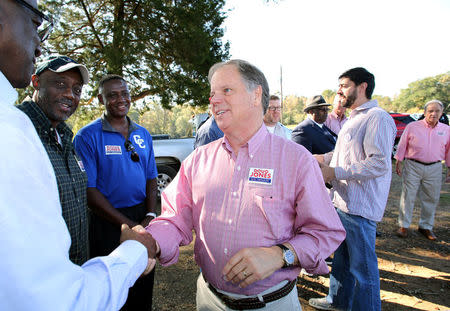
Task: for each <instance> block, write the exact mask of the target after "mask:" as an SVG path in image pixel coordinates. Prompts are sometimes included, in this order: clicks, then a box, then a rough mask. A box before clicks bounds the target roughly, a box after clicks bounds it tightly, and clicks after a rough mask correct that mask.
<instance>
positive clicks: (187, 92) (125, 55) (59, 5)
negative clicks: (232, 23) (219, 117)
mask: <svg viewBox="0 0 450 311" xmlns="http://www.w3.org/2000/svg"><path fill="white" fill-rule="evenodd" d="M224 4H225V0H197V1H181V0H127V1H125V0H107V1H106V0H91V1H86V0H63V1H61V0H48V1H46V4H45V7H46V9H47V10H48V11H50V12H52V13H54V14H55V13H57V14H56V15H57V16H59V23H57V25H56V28H55V30H54V32H53V34H52V35H51V37H50V40H49V42H48V45H47V46H46V49H47V52H50V53H56V52H57V53H60V54H65V55H68V56H70V57H73V58H74V59H76V60H78V61H80V62H81V63H83V64H85V65H86V67H87V68H88V70H89V71H90V74H91V77H92V79H91V83H90V86H91V88H90V96H93V95H95V94H94V93H95V86H96V82H98V80H99V79H100V78H101V76H103V75H104V74H106V73H115V74H120V75H123V76H124V77H125V79H126V80H127V81H128V82H129V84H130V89H131V91H132V95H133V100H137V99H140V98H144V97H146V96H153V98H154V99H156V100H158V101H160V102H161V103H162V105H163V106H164V107H171V103H177V104H181V103H189V104H191V105H207V104H208V101H207V98H208V94H209V88H208V81H207V74H208V70H209V68H210V67H211V65H213V64H214V63H216V62H219V61H222V60H224V59H226V58H227V57H228V50H229V43H228V42H227V43H225V44H222V36H223V33H224V30H223V28H221V25H222V23H223V21H224V19H225V18H226V14H225V12H223V10H222V9H223V6H224ZM91 99H93V97H91Z"/></svg>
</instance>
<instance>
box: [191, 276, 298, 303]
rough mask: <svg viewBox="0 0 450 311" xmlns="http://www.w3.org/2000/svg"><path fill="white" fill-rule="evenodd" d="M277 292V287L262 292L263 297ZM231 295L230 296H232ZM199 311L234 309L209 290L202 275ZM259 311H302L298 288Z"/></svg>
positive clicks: (200, 278)
mask: <svg viewBox="0 0 450 311" xmlns="http://www.w3.org/2000/svg"><path fill="white" fill-rule="evenodd" d="M281 287H282V286H278V288H281ZM275 290H277V287H275V286H274V287H273V288H270V289H268V290H267V291H265V292H262V293H261V295H265V294H268V293H270V292H273V291H275ZM232 295H233V294H231V295H230V296H232ZM234 296H236V298H243V297H244V296H242V297H240V296H241V295H233V296H232V297H234ZM196 300H197V311H233V309H230V308H228V307H227V306H226V305H225V304H223V303H222V301H221V300H220V299H219V298H218V297H217V296H216V295H214V293H213V292H211V290H210V289H209V288H208V284H207V283H206V282H205V280H204V279H203V276H202V275H201V274H200V276H199V277H198V279H197V298H196ZM256 310H258V311H294V310H295V311H297V310H300V311H301V310H302V307H301V305H300V302H299V300H298V293H297V286H295V287H294V288H293V289H292V291H291V292H290V293H289V294H287V295H286V296H284V297H283V298H280V299H278V300H276V301H272V302H269V303H267V304H266V306H265V307H264V308H261V309H256Z"/></svg>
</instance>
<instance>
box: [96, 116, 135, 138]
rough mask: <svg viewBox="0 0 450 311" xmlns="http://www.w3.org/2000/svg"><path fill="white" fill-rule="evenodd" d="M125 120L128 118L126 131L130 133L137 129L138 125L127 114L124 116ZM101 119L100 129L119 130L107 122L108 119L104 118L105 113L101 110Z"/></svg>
mask: <svg viewBox="0 0 450 311" xmlns="http://www.w3.org/2000/svg"><path fill="white" fill-rule="evenodd" d="M126 118H127V120H128V124H129V125H128V133H131V132H133V131H135V130H137V129H138V126H137V124H136V123H135V122H133V121H132V120H131V119H130V118H129V117H128V116H126ZM101 120H102V130H104V131H106V132H117V133H118V132H119V131H117V130H116V129H115V128H113V127H112V125H111V124H110V123H109V122H108V120H106V115H105V113H104V112H103V114H102V116H101Z"/></svg>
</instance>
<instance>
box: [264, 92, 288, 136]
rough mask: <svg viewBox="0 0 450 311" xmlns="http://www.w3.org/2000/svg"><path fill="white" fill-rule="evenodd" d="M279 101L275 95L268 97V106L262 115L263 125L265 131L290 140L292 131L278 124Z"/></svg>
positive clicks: (279, 114)
mask: <svg viewBox="0 0 450 311" xmlns="http://www.w3.org/2000/svg"><path fill="white" fill-rule="evenodd" d="M280 119H281V99H280V98H279V97H278V96H276V95H270V97H269V106H268V107H267V111H266V113H265V114H264V124H265V125H266V128H267V130H268V131H269V132H270V133H272V134H275V135H278V136H280V137H283V138H286V139H291V136H292V131H291V130H290V129H288V128H287V127H286V126H284V125H283V124H281V123H280Z"/></svg>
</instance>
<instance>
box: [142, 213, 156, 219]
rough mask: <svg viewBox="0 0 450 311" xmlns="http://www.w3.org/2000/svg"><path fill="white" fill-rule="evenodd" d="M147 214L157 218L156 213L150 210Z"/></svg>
mask: <svg viewBox="0 0 450 311" xmlns="http://www.w3.org/2000/svg"><path fill="white" fill-rule="evenodd" d="M145 216H152V217H153V218H156V213H153V212H148V213H147V214H145Z"/></svg>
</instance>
